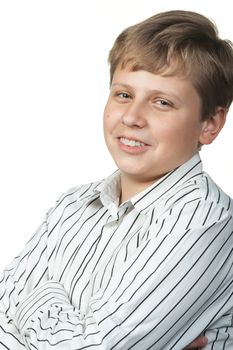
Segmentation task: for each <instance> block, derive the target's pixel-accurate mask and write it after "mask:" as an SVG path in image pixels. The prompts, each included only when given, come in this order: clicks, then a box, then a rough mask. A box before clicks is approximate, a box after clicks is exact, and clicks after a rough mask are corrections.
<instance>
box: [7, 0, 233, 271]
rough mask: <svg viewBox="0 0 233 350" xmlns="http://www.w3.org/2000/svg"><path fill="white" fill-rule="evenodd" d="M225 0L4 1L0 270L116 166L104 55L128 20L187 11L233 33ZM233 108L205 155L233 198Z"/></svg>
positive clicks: (225, 34)
mask: <svg viewBox="0 0 233 350" xmlns="http://www.w3.org/2000/svg"><path fill="white" fill-rule="evenodd" d="M230 6H231V2H230V1H228V0H221V1H219V2H210V1H203V0H199V1H198V0H195V1H187V0H185V1H179V0H177V1H174V0H170V1H169V0H167V1H166V0H162V1H160V0H157V1H156V0H140V1H135V0H129V1H127V0H117V1H115V0H113V1H111V0H96V1H94V0H92V1H91V0H85V1H79V0H76V1H69V0H63V1H59V0H55V1H52V0H38V1H35V0H28V1H24V0H17V1H14V0H11V1H9V0H4V1H3V0H0V151H1V153H0V154H1V168H0V215H1V216H0V269H2V268H3V267H4V266H5V265H6V264H7V263H8V262H9V261H10V260H11V259H12V258H13V257H14V256H15V255H16V254H18V253H19V252H20V251H21V249H22V248H23V246H24V244H25V243H26V241H27V240H28V239H29V238H30V236H31V235H32V234H33V233H34V231H35V229H36V228H37V227H38V226H39V224H40V223H41V222H42V220H43V218H44V214H45V212H46V211H47V210H48V209H49V208H50V207H51V206H52V205H53V204H54V202H55V200H56V199H57V197H58V196H59V195H60V194H61V193H62V192H63V191H65V190H67V189H68V188H69V187H73V186H76V185H80V184H82V183H86V182H89V181H95V180H98V179H100V178H103V177H105V176H106V175H108V174H109V173H111V172H112V171H114V170H115V165H114V164H113V162H112V160H111V158H110V156H109V155H108V153H107V150H106V148H105V145H104V141H103V136H102V111H103V108H104V103H105V100H106V98H107V94H108V82H109V76H108V65H107V55H108V51H109V49H110V48H111V46H112V44H113V40H114V39H115V38H116V36H117V35H118V34H119V32H120V31H121V30H123V29H124V28H125V27H127V26H129V25H131V24H135V23H136V22H138V21H141V20H143V19H145V18H146V17H149V16H151V15H153V14H155V13H157V12H160V11H164V10H171V9H187V10H194V11H197V12H201V13H202V14H204V15H207V16H209V17H210V18H212V19H214V21H215V22H216V23H217V25H218V28H219V32H220V35H221V37H222V38H228V39H231V40H233V26H232V10H231V8H230ZM232 138H233V112H232V110H231V111H230V112H229V117H228V121H227V125H226V127H225V129H224V130H223V131H222V133H221V134H220V136H219V137H218V139H217V140H216V141H215V142H214V143H213V144H212V145H211V146H207V147H205V148H204V149H203V150H202V152H201V154H202V158H203V160H204V164H205V170H206V171H208V172H209V173H210V174H211V175H212V177H214V179H215V181H216V182H217V183H218V184H219V185H220V186H221V187H222V188H223V189H224V190H225V191H226V192H228V193H229V194H230V195H231V196H233V184H232V179H233V166H232V162H231V159H232V150H233V140H232Z"/></svg>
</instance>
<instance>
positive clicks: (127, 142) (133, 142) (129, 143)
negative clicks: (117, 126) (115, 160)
mask: <svg viewBox="0 0 233 350" xmlns="http://www.w3.org/2000/svg"><path fill="white" fill-rule="evenodd" d="M120 141H121V142H122V143H123V144H124V145H126V146H130V147H140V146H145V143H143V142H140V141H136V140H129V139H126V138H125V137H121V138H120Z"/></svg>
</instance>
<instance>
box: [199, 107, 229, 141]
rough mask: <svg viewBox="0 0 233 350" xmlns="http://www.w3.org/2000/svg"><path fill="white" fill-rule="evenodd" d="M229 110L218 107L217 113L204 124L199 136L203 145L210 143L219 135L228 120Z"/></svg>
mask: <svg viewBox="0 0 233 350" xmlns="http://www.w3.org/2000/svg"><path fill="white" fill-rule="evenodd" d="M226 115H227V110H226V109H225V108H223V107H218V108H217V109H216V113H215V114H214V115H212V116H211V117H210V118H209V119H207V120H205V121H204V122H203V124H202V131H201V134H200V136H199V142H200V143H201V144H202V145H209V144H210V143H212V142H213V141H214V139H215V138H216V137H217V136H218V134H219V132H220V131H221V129H222V128H223V126H224V124H225V121H226Z"/></svg>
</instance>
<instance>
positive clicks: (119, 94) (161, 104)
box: [114, 91, 172, 108]
mask: <svg viewBox="0 0 233 350" xmlns="http://www.w3.org/2000/svg"><path fill="white" fill-rule="evenodd" d="M114 95H115V96H116V97H117V98H120V99H121V100H128V99H130V98H131V97H132V96H131V95H130V94H129V93H128V92H125V91H120V92H118V91H116V92H115V93H114ZM158 102H159V104H158ZM153 104H156V106H159V107H160V108H166V107H167V108H168V107H172V103H171V102H169V101H167V100H165V99H163V98H157V99H156V100H154V101H153Z"/></svg>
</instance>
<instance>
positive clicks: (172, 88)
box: [112, 67, 199, 99]
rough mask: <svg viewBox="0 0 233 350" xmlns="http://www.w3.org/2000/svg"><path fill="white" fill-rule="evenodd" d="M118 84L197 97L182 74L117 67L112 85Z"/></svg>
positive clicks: (141, 89)
mask: <svg viewBox="0 0 233 350" xmlns="http://www.w3.org/2000/svg"><path fill="white" fill-rule="evenodd" d="M117 85H118V86H119V85H122V86H123V85H124V86H129V87H132V88H134V89H137V90H140V91H145V92H147V91H153V90H164V91H167V92H168V93H169V94H174V93H175V94H176V95H179V94H181V93H182V94H184V95H192V97H193V98H195V99H199V96H198V94H197V92H196V89H195V88H194V86H193V85H192V83H191V81H190V80H189V79H187V78H186V77H184V76H181V75H179V74H178V75H175V74H172V75H170V74H163V73H162V74H157V73H156V74H155V73H151V72H148V71H146V70H137V71H132V70H130V69H129V68H128V67H127V68H121V67H118V68H117V69H116V71H115V72H114V75H113V79H112V87H114V86H117Z"/></svg>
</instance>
